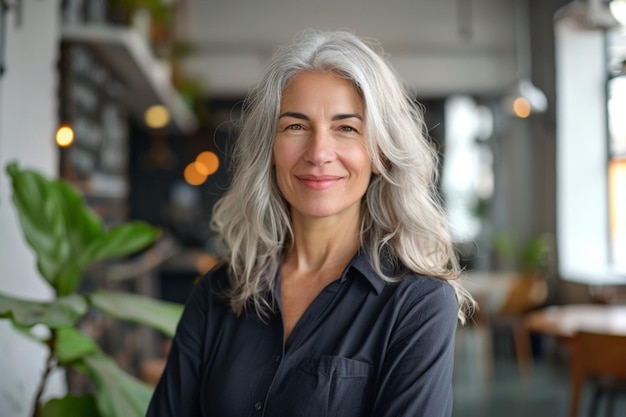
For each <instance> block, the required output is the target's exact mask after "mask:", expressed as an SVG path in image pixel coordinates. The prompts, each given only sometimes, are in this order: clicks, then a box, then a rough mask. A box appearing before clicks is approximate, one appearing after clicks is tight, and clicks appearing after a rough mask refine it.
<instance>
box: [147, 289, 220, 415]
mask: <svg viewBox="0 0 626 417" xmlns="http://www.w3.org/2000/svg"><path fill="white" fill-rule="evenodd" d="M209 281H210V279H209V277H204V278H203V279H202V280H200V282H199V283H197V284H196V285H194V287H193V289H192V290H191V293H190V296H189V298H188V300H187V303H186V305H185V309H184V311H183V315H182V317H181V319H180V321H179V323H178V326H177V328H176V335H175V336H174V339H173V341H172V345H171V349H170V352H169V354H168V357H167V365H166V366H165V370H164V371H163V375H161V379H160V380H159V383H158V384H157V386H156V388H155V391H154V393H153V396H152V399H151V401H150V405H149V406H148V411H147V414H146V417H180V416H186V417H195V416H199V415H200V410H199V399H198V387H199V376H200V364H201V362H202V351H203V340H204V335H205V332H206V322H207V311H208V302H209V300H210V296H211V294H210V285H209Z"/></svg>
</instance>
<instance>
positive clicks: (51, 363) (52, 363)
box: [33, 329, 56, 417]
mask: <svg viewBox="0 0 626 417" xmlns="http://www.w3.org/2000/svg"><path fill="white" fill-rule="evenodd" d="M50 332H51V335H50V338H48V340H47V342H46V344H47V345H48V358H47V359H46V369H45V370H44V372H43V375H42V376H41V380H40V381H39V387H38V388H37V393H36V394H35V406H34V408H33V417H39V413H40V411H41V397H42V396H43V391H44V389H45V388H46V382H48V377H49V376H50V374H51V373H52V370H53V369H54V368H56V357H55V356H56V355H55V347H54V345H55V342H56V330H54V329H50Z"/></svg>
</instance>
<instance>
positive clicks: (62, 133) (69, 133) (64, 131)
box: [56, 126, 74, 147]
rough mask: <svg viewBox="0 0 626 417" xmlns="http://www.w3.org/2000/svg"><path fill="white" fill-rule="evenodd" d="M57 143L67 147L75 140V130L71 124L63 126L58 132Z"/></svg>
mask: <svg viewBox="0 0 626 417" xmlns="http://www.w3.org/2000/svg"><path fill="white" fill-rule="evenodd" d="M56 142H57V145H59V146H63V147H67V146H70V145H71V144H72V142H74V131H73V130H72V128H71V127H70V126H61V127H59V129H58V130H57V133H56Z"/></svg>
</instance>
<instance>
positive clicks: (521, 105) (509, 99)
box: [504, 0, 548, 118]
mask: <svg viewBox="0 0 626 417" xmlns="http://www.w3.org/2000/svg"><path fill="white" fill-rule="evenodd" d="M515 46H516V52H517V56H516V64H517V83H516V84H515V86H514V87H513V88H512V89H511V91H509V93H508V94H507V95H506V97H505V99H504V103H505V106H506V109H507V111H508V112H510V113H512V114H513V115H515V116H517V117H521V118H526V117H528V116H530V115H531V114H533V113H543V112H545V111H546V109H547V108H548V99H547V98H546V95H545V94H544V93H543V91H541V90H540V89H539V88H537V87H535V85H534V84H533V83H532V81H531V80H530V75H531V69H532V63H531V56H530V53H531V51H530V30H529V19H528V2H527V0H515Z"/></svg>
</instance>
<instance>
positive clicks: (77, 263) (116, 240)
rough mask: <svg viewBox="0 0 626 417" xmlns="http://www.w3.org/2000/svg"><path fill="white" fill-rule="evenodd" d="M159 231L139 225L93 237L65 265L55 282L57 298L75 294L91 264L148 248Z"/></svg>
mask: <svg viewBox="0 0 626 417" xmlns="http://www.w3.org/2000/svg"><path fill="white" fill-rule="evenodd" d="M159 233H160V230H159V229H158V228H156V227H153V226H150V225H149V224H147V223H145V222H141V221H134V222H128V223H124V224H121V225H119V226H117V227H114V228H113V229H111V230H110V231H109V232H108V233H104V234H101V235H99V236H96V237H94V238H93V239H92V240H91V241H90V242H89V244H88V245H87V246H86V247H85V248H84V249H83V250H82V252H80V254H79V255H78V256H77V257H75V258H73V259H71V260H70V261H69V262H67V263H66V265H65V267H64V268H63V270H62V271H61V274H60V276H59V280H58V292H59V294H70V293H72V292H73V291H75V290H76V289H77V288H78V286H79V284H80V279H81V273H82V271H83V270H84V269H85V268H86V267H87V266H88V265H89V264H90V263H92V262H94V261H97V260H102V259H108V258H115V257H120V256H125V255H130V254H132V253H134V252H137V251H139V250H141V249H144V248H145V247H146V246H148V245H150V244H151V243H152V242H154V240H155V239H156V238H157V237H158V236H159Z"/></svg>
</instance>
